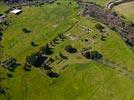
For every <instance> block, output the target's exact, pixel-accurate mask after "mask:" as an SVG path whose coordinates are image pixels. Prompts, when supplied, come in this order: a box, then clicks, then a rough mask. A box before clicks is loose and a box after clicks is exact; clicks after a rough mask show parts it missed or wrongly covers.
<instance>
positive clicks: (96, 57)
mask: <svg viewBox="0 0 134 100" xmlns="http://www.w3.org/2000/svg"><path fill="white" fill-rule="evenodd" d="M82 55H83V56H85V57H86V58H87V59H92V60H99V59H101V58H102V57H103V56H102V54H100V53H99V52H98V51H86V52H84V53H82Z"/></svg>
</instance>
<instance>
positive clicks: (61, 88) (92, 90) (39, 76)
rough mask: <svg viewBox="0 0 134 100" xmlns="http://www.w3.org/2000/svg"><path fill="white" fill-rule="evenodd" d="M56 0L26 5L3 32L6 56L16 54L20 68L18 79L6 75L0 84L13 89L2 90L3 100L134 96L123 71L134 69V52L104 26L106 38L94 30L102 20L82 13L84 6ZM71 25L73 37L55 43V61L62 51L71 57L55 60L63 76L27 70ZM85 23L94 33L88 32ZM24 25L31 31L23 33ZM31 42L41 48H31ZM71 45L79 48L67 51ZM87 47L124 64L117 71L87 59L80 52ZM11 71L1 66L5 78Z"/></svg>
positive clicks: (0, 97)
mask: <svg viewBox="0 0 134 100" xmlns="http://www.w3.org/2000/svg"><path fill="white" fill-rule="evenodd" d="M57 2H60V4H57ZM57 2H56V3H54V4H45V5H43V6H41V7H23V8H22V10H23V12H22V13H21V14H20V15H17V16H16V15H12V14H9V15H8V16H7V17H8V20H9V21H10V22H11V25H10V26H9V27H8V29H6V31H4V32H3V33H4V36H3V40H2V45H3V46H4V48H3V50H4V54H3V59H2V60H5V59H7V58H9V57H14V58H16V59H17V60H18V61H19V63H20V64H21V66H19V67H18V68H17V69H16V70H15V72H14V73H13V78H8V77H6V80H3V81H1V82H0V84H1V85H2V86H3V87H8V88H9V89H8V90H7V93H6V95H1V94H0V100H134V81H133V80H131V79H129V77H126V76H125V75H124V73H123V72H120V71H119V70H120V69H121V68H123V67H125V68H127V69H128V70H129V71H134V62H133V61H134V53H133V52H132V51H131V49H129V48H128V47H127V45H126V44H125V43H124V41H123V40H122V39H121V37H120V36H119V34H118V33H116V32H114V31H112V30H110V29H109V28H108V27H106V26H105V25H104V26H105V31H106V32H105V34H107V38H106V41H101V35H102V33H100V32H99V31H98V30H97V29H96V28H95V25H96V24H97V23H98V22H96V21H94V20H93V19H87V18H84V17H82V16H78V14H79V11H80V8H79V7H78V5H77V4H76V3H75V1H72V3H71V4H69V2H70V1H67V0H63V1H57ZM104 3H105V1H104ZM76 22H77V23H76ZM72 25H74V26H73V27H72V28H71V29H70V30H69V31H67V32H66V33H64V34H65V35H67V36H68V38H67V39H66V40H65V41H63V42H61V43H60V44H58V45H56V47H55V48H54V54H52V55H51V56H50V57H52V58H54V59H55V57H56V56H58V57H59V52H62V53H63V54H64V55H66V56H67V57H68V60H63V61H62V62H61V63H59V64H57V62H58V61H57V60H55V62H54V63H53V64H52V66H53V70H54V71H56V72H58V73H59V74H60V77H58V78H53V79H52V78H49V77H48V76H47V75H46V74H45V71H44V70H43V69H38V68H34V67H32V70H31V71H29V72H26V71H24V69H23V66H24V63H25V58H26V57H27V56H28V55H31V54H32V53H34V52H37V51H39V48H40V47H42V46H44V45H45V44H46V43H48V42H49V41H51V40H52V39H53V38H54V37H56V36H57V35H58V34H61V33H63V32H64V31H65V30H67V29H68V28H70V27H71V26H72ZM83 27H84V28H89V29H90V30H91V31H90V32H87V31H85V29H84V28H83ZM23 28H28V29H29V30H31V32H30V33H24V32H23V31H22V29H23ZM93 36H96V38H93ZM85 39H89V41H85ZM31 41H34V42H35V43H37V44H38V46H37V47H32V46H31V44H30V43H31ZM68 44H71V45H72V46H73V47H75V48H77V50H78V52H77V53H75V54H69V53H67V52H66V51H65V50H64V48H65V46H66V45H68ZM82 48H92V50H97V51H99V52H101V53H102V54H103V58H104V59H108V60H110V61H112V62H114V63H115V65H119V66H118V69H113V68H111V67H110V66H108V65H104V64H102V63H99V62H95V61H91V60H87V59H86V58H84V57H83V56H82V55H81V54H80V51H81V49H82ZM6 72H7V70H6V69H4V68H3V67H0V75H1V76H2V75H3V76H5V74H6Z"/></svg>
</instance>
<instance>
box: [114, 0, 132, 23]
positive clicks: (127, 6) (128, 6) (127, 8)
mask: <svg viewBox="0 0 134 100" xmlns="http://www.w3.org/2000/svg"><path fill="white" fill-rule="evenodd" d="M114 10H115V11H117V12H118V13H119V14H121V15H123V16H124V17H126V18H127V19H128V20H130V21H133V22H134V1H132V2H128V3H123V4H120V5H118V6H115V7H114Z"/></svg>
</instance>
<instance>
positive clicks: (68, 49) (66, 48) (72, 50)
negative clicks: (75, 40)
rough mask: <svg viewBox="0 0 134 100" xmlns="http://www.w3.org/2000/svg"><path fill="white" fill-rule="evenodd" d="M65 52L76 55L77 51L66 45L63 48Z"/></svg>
mask: <svg viewBox="0 0 134 100" xmlns="http://www.w3.org/2000/svg"><path fill="white" fill-rule="evenodd" d="M65 51H67V52H69V53H76V52H77V49H75V48H73V47H72V46H71V45H67V46H66V47H65Z"/></svg>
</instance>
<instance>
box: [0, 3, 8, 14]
mask: <svg viewBox="0 0 134 100" xmlns="http://www.w3.org/2000/svg"><path fill="white" fill-rule="evenodd" d="M8 8H9V7H8V6H7V5H6V4H4V3H3V2H1V1H0V13H4V12H5V11H6V10H8Z"/></svg>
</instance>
